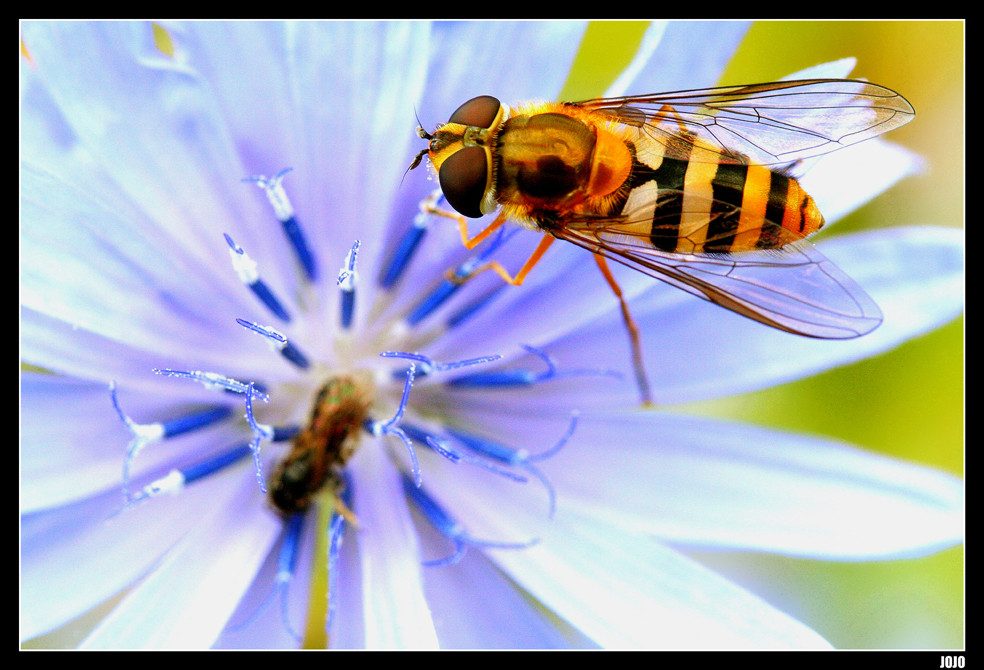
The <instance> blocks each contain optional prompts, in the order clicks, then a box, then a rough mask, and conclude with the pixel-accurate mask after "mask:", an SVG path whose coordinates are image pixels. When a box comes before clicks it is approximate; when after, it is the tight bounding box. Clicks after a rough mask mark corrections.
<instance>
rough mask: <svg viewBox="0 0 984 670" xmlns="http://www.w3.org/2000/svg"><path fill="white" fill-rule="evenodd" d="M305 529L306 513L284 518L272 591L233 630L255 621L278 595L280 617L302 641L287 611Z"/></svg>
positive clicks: (291, 633) (288, 630)
mask: <svg viewBox="0 0 984 670" xmlns="http://www.w3.org/2000/svg"><path fill="white" fill-rule="evenodd" d="M303 529H304V513H303V512H296V513H294V514H291V515H290V516H289V517H287V519H285V520H284V524H283V535H282V538H281V541H280V551H279V552H278V553H277V574H276V576H275V577H274V580H273V585H272V586H271V588H270V591H269V592H268V593H267V594H266V596H264V598H263V601H262V602H261V603H260V604H259V605H258V606H257V607H256V609H255V610H253V612H252V614H250V615H249V616H248V617H247V618H246V619H245V620H244V621H242V622H240V623H237V624H233V625H232V626H230V628H231V629H232V630H239V629H241V628H245V627H246V626H248V625H250V624H251V623H253V622H254V621H255V620H256V618H257V617H258V616H259V615H260V614H261V613H262V612H264V611H265V610H266V608H267V607H269V605H270V602H271V601H272V600H273V597H274V596H276V595H279V596H280V619H281V621H283V624H284V628H285V629H286V631H287V632H288V633H290V635H291V636H292V637H293V638H294V639H295V640H297V641H298V642H300V640H301V636H300V635H299V634H298V633H297V631H296V630H294V627H293V626H291V623H290V615H289V614H288V611H287V604H288V601H287V596H288V595H289V591H290V583H291V581H292V580H293V579H294V574H295V573H296V572H297V556H298V553H299V552H298V548H299V547H300V545H301V538H302V537H303V535H302V531H303Z"/></svg>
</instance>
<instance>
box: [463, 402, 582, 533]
mask: <svg viewBox="0 0 984 670" xmlns="http://www.w3.org/2000/svg"><path fill="white" fill-rule="evenodd" d="M578 416H579V413H578V412H576V411H575V412H572V413H571V421H570V424H569V425H568V427H567V432H565V433H564V435H563V436H562V437H561V438H560V440H558V441H557V443H556V444H555V445H554V446H552V447H551V448H549V449H547V450H545V451H542V452H540V453H538V454H531V453H530V452H528V451H527V450H525V449H513V448H511V447H507V446H505V445H503V444H499V443H497V442H492V441H490V440H485V439H482V438H480V437H476V436H474V435H470V434H468V433H465V432H462V431H460V430H456V429H454V428H448V429H447V431H448V433H449V434H450V435H451V436H453V437H454V438H455V439H456V440H458V441H459V442H461V444H463V445H464V446H465V447H467V448H468V449H471V450H472V451H473V452H475V453H478V454H481V455H483V456H486V457H488V458H490V459H492V460H495V461H498V462H500V463H503V464H505V465H509V466H512V467H518V468H522V469H523V470H526V471H527V472H528V473H530V474H531V475H533V476H534V477H536V478H537V479H539V480H540V482H541V483H542V484H543V486H544V488H546V489H547V496H548V497H549V500H550V510H549V517H550V518H551V519H552V518H553V515H554V512H555V511H556V509H557V503H556V494H555V492H554V487H553V485H552V484H551V483H550V480H549V479H547V477H546V475H544V474H543V473H542V472H541V471H540V469H539V468H537V467H534V466H533V465H532V463H535V462H537V461H543V460H546V459H548V458H550V457H551V456H553V455H555V454H556V453H557V452H558V451H560V450H561V449H562V448H563V447H564V445H566V444H567V442H568V440H570V439H571V436H572V435H573V434H574V430H575V428H576V427H577V420H578Z"/></svg>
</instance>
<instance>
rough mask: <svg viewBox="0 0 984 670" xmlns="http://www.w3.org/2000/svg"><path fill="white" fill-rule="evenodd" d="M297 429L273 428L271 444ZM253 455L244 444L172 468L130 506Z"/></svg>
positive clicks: (175, 490)
mask: <svg viewBox="0 0 984 670" xmlns="http://www.w3.org/2000/svg"><path fill="white" fill-rule="evenodd" d="M297 431H298V428H297V427H296V426H293V427H285V428H275V429H274V436H273V439H272V440H271V441H272V442H282V441H284V440H289V439H291V438H292V437H293V436H294V434H296V433H297ZM252 453H253V450H252V448H251V445H250V443H248V442H244V443H242V444H238V445H236V446H233V447H230V448H228V449H226V450H224V451H221V452H219V453H218V454H215V455H214V456H210V457H209V458H206V459H205V460H203V461H200V462H198V463H193V464H191V465H189V466H188V467H186V468H174V469H172V470H171V471H170V472H168V473H167V474H166V475H165V476H163V477H161V478H159V479H156V480H154V481H152V482H151V483H150V484H148V485H147V486H145V487H143V489H142V490H141V491H140V492H139V493H137V494H136V495H134V496H133V498H131V499H130V501H129V503H130V504H135V503H138V502H141V501H143V500H147V499H150V498H155V497H157V496H159V495H161V494H162V493H172V494H176V493H178V492H179V491H180V490H181V489H183V488H184V487H185V486H188V485H189V484H193V483H195V482H196V481H198V480H200V479H204V478H206V477H208V476H209V475H211V474H214V473H216V472H218V471H219V470H222V469H223V468H226V467H228V466H230V465H232V464H234V463H237V462H239V461H240V460H241V459H243V458H246V457H247V456H250V455H251V454H252Z"/></svg>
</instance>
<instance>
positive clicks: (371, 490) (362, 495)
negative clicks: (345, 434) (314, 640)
mask: <svg viewBox="0 0 984 670" xmlns="http://www.w3.org/2000/svg"><path fill="white" fill-rule="evenodd" d="M380 447H381V445H380V444H378V443H377V444H374V445H364V447H363V449H361V450H360V451H359V453H358V454H357V456H356V457H355V458H353V460H352V461H351V464H350V466H349V472H350V474H351V478H352V480H353V481H354V482H355V484H354V488H355V491H354V500H353V506H354V509H356V510H358V515H359V527H360V529H361V532H360V533H359V539H358V542H359V554H360V556H361V557H362V565H361V573H362V592H363V596H364V597H363V605H362V606H363V612H364V620H363V623H364V626H365V644H366V647H367V648H369V649H436V648H437V647H438V640H437V633H436V631H435V630H434V624H433V621H432V619H431V614H430V610H429V608H428V606H427V599H426V598H425V597H424V589H423V575H422V574H421V570H422V568H423V566H421V564H420V561H421V558H420V553H419V549H418V547H419V544H418V541H417V534H416V532H415V531H414V528H413V522H412V521H411V519H410V515H409V511H408V510H407V508H406V502H405V501H404V498H403V486H402V484H401V483H400V475H399V473H398V472H397V471H396V469H395V468H394V467H393V466H392V464H391V463H390V462H389V461H388V460H387V459H386V457H385V455H384V454H383V453H381V449H380Z"/></svg>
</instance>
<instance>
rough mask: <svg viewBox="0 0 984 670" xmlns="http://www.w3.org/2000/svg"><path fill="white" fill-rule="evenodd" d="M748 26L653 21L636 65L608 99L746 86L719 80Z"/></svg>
mask: <svg viewBox="0 0 984 670" xmlns="http://www.w3.org/2000/svg"><path fill="white" fill-rule="evenodd" d="M749 25H750V23H749V22H748V21H654V22H653V25H652V26H651V27H650V28H649V30H648V31H647V33H646V35H645V37H644V38H643V43H642V46H641V48H640V51H639V53H638V54H637V55H636V58H635V60H634V61H633V62H632V63H631V64H630V65H629V67H628V68H627V70H626V72H625V73H624V74H623V75H622V77H620V78H619V80H617V81H616V82H615V83H614V84H613V85H612V87H611V88H610V89H609V90H608V91H606V92H605V95H606V96H621V95H643V94H646V93H661V92H666V91H678V90H684V89H691V88H703V87H707V86H715V85H717V84H735V83H742V82H720V81H718V80H719V78H720V76H721V72H722V71H723V70H724V67H725V66H726V65H727V64H728V61H729V60H731V57H732V56H733V55H734V53H735V49H737V48H738V45H739V44H740V43H741V40H742V39H743V38H744V37H745V32H746V31H747V30H748V27H749ZM697 45H700V46H699V47H698V46H697Z"/></svg>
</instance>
